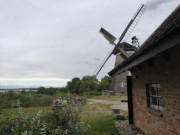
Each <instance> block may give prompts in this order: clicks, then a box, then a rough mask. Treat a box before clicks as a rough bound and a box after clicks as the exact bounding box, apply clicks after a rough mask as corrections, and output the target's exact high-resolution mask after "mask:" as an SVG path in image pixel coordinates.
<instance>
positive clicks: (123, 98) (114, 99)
mask: <svg viewBox="0 0 180 135" xmlns="http://www.w3.org/2000/svg"><path fill="white" fill-rule="evenodd" d="M92 99H100V100H111V101H120V100H127V96H111V97H107V96H106V95H100V96H94V97H92Z"/></svg>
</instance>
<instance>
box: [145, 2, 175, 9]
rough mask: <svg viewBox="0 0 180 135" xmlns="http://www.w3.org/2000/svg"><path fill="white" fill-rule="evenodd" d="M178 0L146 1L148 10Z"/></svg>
mask: <svg viewBox="0 0 180 135" xmlns="http://www.w3.org/2000/svg"><path fill="white" fill-rule="evenodd" d="M176 1H178V0H150V1H148V2H147V3H146V6H147V10H156V9H157V8H158V7H160V6H161V5H163V4H167V3H170V2H176Z"/></svg>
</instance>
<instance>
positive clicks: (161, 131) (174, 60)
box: [132, 45, 180, 135]
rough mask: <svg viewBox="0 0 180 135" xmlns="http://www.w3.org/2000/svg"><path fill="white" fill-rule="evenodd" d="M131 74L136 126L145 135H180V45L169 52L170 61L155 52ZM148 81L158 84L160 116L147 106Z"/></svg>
mask: <svg viewBox="0 0 180 135" xmlns="http://www.w3.org/2000/svg"><path fill="white" fill-rule="evenodd" d="M165 55H166V54H165ZM166 56H167V55H166ZM132 75H137V76H138V78H137V79H133V80H132V82H133V84H132V85H133V86H132V87H133V111H134V124H135V126H136V127H138V128H140V129H141V130H142V131H143V132H144V133H146V134H148V135H180V45H179V46H176V47H174V48H173V49H171V50H170V51H169V60H167V59H166V57H164V56H163V55H158V56H157V57H155V58H153V59H152V65H151V64H147V63H143V64H142V65H141V68H140V69H138V68H135V70H134V73H132ZM151 83H159V84H160V85H161V95H162V104H163V110H162V111H160V112H158V113H155V114H159V113H161V114H162V115H163V117H160V116H157V115H155V114H152V113H151V112H153V111H155V110H152V109H150V108H148V107H147V99H146V84H151Z"/></svg>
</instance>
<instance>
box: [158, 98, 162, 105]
mask: <svg viewBox="0 0 180 135" xmlns="http://www.w3.org/2000/svg"><path fill="white" fill-rule="evenodd" d="M158 102H159V106H162V102H161V98H158Z"/></svg>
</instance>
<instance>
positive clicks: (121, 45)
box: [113, 42, 137, 54]
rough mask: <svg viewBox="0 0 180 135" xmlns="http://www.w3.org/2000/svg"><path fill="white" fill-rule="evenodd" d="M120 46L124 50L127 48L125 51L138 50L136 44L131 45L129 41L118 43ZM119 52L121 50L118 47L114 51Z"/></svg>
mask: <svg viewBox="0 0 180 135" xmlns="http://www.w3.org/2000/svg"><path fill="white" fill-rule="evenodd" d="M118 46H119V47H120V48H122V49H123V50H125V51H136V50H137V47H135V46H133V45H130V44H128V43H127V42H122V43H120V44H118ZM118 52H119V50H118V49H116V50H115V51H114V52H113V54H117V53H118Z"/></svg>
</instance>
